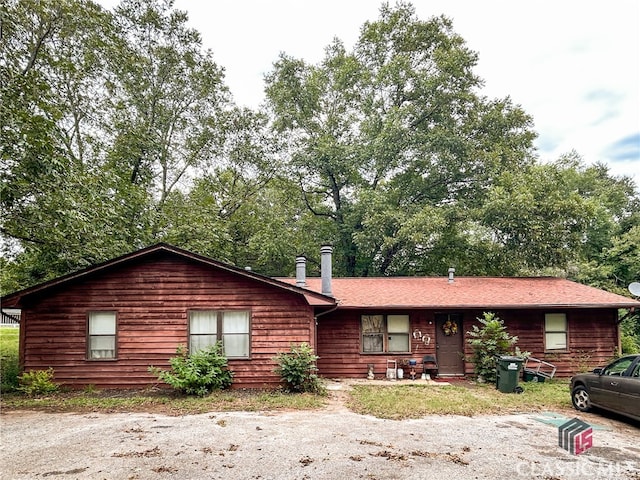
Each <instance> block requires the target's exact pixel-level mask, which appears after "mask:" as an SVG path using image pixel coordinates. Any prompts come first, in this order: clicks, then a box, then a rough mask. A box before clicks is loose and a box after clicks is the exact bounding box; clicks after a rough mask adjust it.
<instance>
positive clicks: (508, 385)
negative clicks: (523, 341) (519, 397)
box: [496, 355, 524, 393]
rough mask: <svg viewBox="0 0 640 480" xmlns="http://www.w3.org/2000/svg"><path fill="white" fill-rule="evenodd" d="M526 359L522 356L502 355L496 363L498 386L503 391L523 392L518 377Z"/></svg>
mask: <svg viewBox="0 0 640 480" xmlns="http://www.w3.org/2000/svg"><path fill="white" fill-rule="evenodd" d="M523 362H524V360H523V359H522V358H520V357H512V356H509V355H502V356H500V357H498V361H497V365H496V374H497V375H496V388H497V389H498V390H500V391H501V392H502V393H522V387H519V386H518V377H519V376H520V370H521V369H522V363H523Z"/></svg>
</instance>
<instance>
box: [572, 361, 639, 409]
mask: <svg viewBox="0 0 640 480" xmlns="http://www.w3.org/2000/svg"><path fill="white" fill-rule="evenodd" d="M571 401H572V403H573V406H574V407H575V408H576V409H578V410H580V411H581V412H586V411H588V410H590V409H591V407H598V408H602V409H603V410H609V411H611V412H614V413H618V414H620V415H624V416H627V417H630V418H633V419H634V420H637V421H640V355H626V356H624V357H621V358H618V359H617V360H615V361H613V362H611V363H610V364H609V365H607V366H606V367H604V368H596V369H594V370H593V372H592V373H581V374H578V375H576V376H574V377H573V378H572V379H571Z"/></svg>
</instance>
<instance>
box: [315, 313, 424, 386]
mask: <svg viewBox="0 0 640 480" xmlns="http://www.w3.org/2000/svg"><path fill="white" fill-rule="evenodd" d="M363 313H367V314H394V313H397V314H401V315H407V314H408V315H409V323H410V333H413V331H414V329H415V330H420V331H421V332H422V333H423V334H427V335H429V336H430V337H431V343H430V345H425V344H424V343H422V342H421V341H420V340H418V339H414V338H413V335H411V336H410V342H411V353H410V354H409V353H375V354H371V353H366V354H363V353H361V352H360V350H361V340H360V316H361V315H362V314H363ZM427 314H428V312H426V311H420V310H417V311H397V312H390V311H385V310H375V311H367V312H364V311H359V310H342V311H340V310H338V311H336V312H334V313H331V314H328V315H327V316H321V317H320V318H319V319H318V327H317V328H318V350H317V351H318V356H319V357H320V358H319V360H318V370H319V373H320V375H322V376H324V377H327V378H366V377H367V372H368V365H369V364H373V365H374V373H375V376H376V378H384V376H385V374H386V368H387V360H394V359H395V360H397V361H398V362H401V361H402V360H408V359H409V358H416V359H418V360H419V361H421V359H422V356H423V355H427V354H430V355H433V354H434V353H435V327H434V325H433V318H431V321H432V324H431V325H429V324H428V320H427Z"/></svg>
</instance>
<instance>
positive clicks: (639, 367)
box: [631, 362, 640, 378]
mask: <svg viewBox="0 0 640 480" xmlns="http://www.w3.org/2000/svg"><path fill="white" fill-rule="evenodd" d="M631 376H632V377H635V378H640V362H638V363H636V366H635V368H634V369H633V372H631Z"/></svg>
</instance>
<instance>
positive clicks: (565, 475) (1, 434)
mask: <svg viewBox="0 0 640 480" xmlns="http://www.w3.org/2000/svg"><path fill="white" fill-rule="evenodd" d="M345 388H346V387H345ZM330 393H331V401H330V402H329V405H328V406H327V407H326V408H323V409H321V410H316V411H293V412H257V413H255V412H254V413H246V412H231V413H217V412H211V413H207V414H201V415H187V416H178V417H176V416H167V415H162V414H159V413H117V414H84V413H83V414H73V413H62V414H61V413H42V412H33V411H9V412H3V413H2V414H1V415H0V478H2V479H38V478H50V479H63V480H72V479H98V480H101V479H105V480H107V479H108V480H111V479H113V480H116V479H127V480H137V479H155V480H162V479H176V478H180V479H222V478H224V479H342V478H345V479H346V478H348V479H369V480H373V479H443V478H450V479H453V478H459V479H467V478H472V479H504V478H512V479H513V478H527V479H531V478H535V479H544V480H568V479H581V480H585V479H606V478H610V479H616V480H626V479H630V480H640V428H638V424H637V423H632V422H627V421H624V420H622V419H619V418H617V417H608V416H603V415H599V414H595V413H594V414H579V415H577V412H559V413H558V412H539V413H535V414H532V413H526V414H524V413H523V414H517V415H504V416H477V417H471V418H469V417H460V416H427V417H424V418H421V419H416V420H401V421H396V420H381V419H377V418H373V417H370V416H363V415H358V414H355V413H353V412H351V411H349V410H348V409H347V408H346V407H345V406H344V403H343V401H342V400H343V399H344V389H343V387H342V386H337V387H335V388H333V389H330ZM573 416H577V417H579V418H581V419H582V420H583V421H585V422H587V423H589V424H590V425H592V426H593V428H594V430H593V447H592V448H591V449H589V450H587V451H586V452H584V453H583V454H581V455H572V454H571V453H569V452H567V451H566V450H564V449H563V448H561V447H560V446H558V428H557V426H558V425H559V424H561V423H562V422H564V421H566V420H568V419H569V418H572V417H573Z"/></svg>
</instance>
